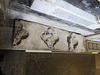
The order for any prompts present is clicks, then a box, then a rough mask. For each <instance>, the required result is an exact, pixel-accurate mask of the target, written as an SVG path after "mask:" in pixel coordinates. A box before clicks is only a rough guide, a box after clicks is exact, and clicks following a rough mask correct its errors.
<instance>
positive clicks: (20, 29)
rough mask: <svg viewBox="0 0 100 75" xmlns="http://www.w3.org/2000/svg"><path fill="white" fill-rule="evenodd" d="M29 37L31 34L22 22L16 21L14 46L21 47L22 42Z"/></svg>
mask: <svg viewBox="0 0 100 75" xmlns="http://www.w3.org/2000/svg"><path fill="white" fill-rule="evenodd" d="M28 36H29V32H28V31H27V30H26V29H25V27H24V26H23V25H22V24H21V22H20V21H16V25H15V32H14V41H13V45H14V46H16V45H19V44H20V43H21V41H22V40H23V39H26V38H27V37H28Z"/></svg>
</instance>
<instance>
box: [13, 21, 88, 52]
mask: <svg viewBox="0 0 100 75" xmlns="http://www.w3.org/2000/svg"><path fill="white" fill-rule="evenodd" d="M13 44H14V49H26V50H56V51H57V50H58V51H71V52H85V51H86V50H85V47H84V37H83V36H82V35H80V34H76V33H72V32H68V31H64V30H61V29H58V28H54V27H48V26H45V25H41V24H38V23H31V22H27V21H16V23H15V34H14V42H13Z"/></svg>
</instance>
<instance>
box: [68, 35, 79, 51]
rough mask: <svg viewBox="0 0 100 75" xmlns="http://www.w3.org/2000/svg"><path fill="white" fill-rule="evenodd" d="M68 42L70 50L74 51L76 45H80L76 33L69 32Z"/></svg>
mask: <svg viewBox="0 0 100 75" xmlns="http://www.w3.org/2000/svg"><path fill="white" fill-rule="evenodd" d="M67 42H68V49H69V51H74V50H75V49H76V47H77V46H78V40H77V38H76V36H75V33H70V34H69V36H68V37H67Z"/></svg>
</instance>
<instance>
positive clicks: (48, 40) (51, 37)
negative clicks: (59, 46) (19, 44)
mask: <svg viewBox="0 0 100 75" xmlns="http://www.w3.org/2000/svg"><path fill="white" fill-rule="evenodd" d="M40 37H41V39H42V40H43V41H44V43H45V44H46V45H47V47H48V48H50V49H54V45H55V44H56V43H57V42H58V41H59V36H58V35H57V33H56V32H55V30H54V29H52V28H51V27H49V28H47V29H46V30H45V31H43V32H42V34H41V36H40Z"/></svg>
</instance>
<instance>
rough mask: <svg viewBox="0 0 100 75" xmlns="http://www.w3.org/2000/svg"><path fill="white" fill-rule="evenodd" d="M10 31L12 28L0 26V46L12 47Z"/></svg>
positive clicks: (11, 31)
mask: <svg viewBox="0 0 100 75" xmlns="http://www.w3.org/2000/svg"><path fill="white" fill-rule="evenodd" d="M12 33H13V28H10V27H0V48H12V47H13V45H12V42H13V38H12Z"/></svg>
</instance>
